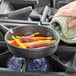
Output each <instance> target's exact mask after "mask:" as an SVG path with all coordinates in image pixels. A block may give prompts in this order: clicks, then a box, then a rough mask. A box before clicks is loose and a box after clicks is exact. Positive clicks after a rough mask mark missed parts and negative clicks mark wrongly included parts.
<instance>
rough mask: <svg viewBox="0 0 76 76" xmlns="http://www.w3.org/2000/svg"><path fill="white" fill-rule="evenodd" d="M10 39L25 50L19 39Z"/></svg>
mask: <svg viewBox="0 0 76 76" xmlns="http://www.w3.org/2000/svg"><path fill="white" fill-rule="evenodd" d="M12 38H13V39H14V40H15V41H16V43H17V44H18V45H19V46H20V47H21V48H26V47H25V46H24V45H23V44H22V43H21V42H20V40H19V39H16V38H15V37H14V36H12Z"/></svg>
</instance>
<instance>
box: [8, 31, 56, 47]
mask: <svg viewBox="0 0 76 76" xmlns="http://www.w3.org/2000/svg"><path fill="white" fill-rule="evenodd" d="M36 35H39V32H36V33H33V34H32V35H29V36H16V37H14V36H12V39H13V40H10V41H8V42H9V43H10V44H12V45H15V46H17V47H21V48H39V47H40V48H41V47H46V46H49V45H54V44H55V43H56V40H53V38H52V37H41V36H36Z"/></svg>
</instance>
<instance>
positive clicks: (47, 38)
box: [32, 37, 52, 40]
mask: <svg viewBox="0 0 76 76" xmlns="http://www.w3.org/2000/svg"><path fill="white" fill-rule="evenodd" d="M32 38H34V39H36V40H50V39H52V37H32Z"/></svg>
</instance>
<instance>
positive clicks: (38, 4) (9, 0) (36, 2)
mask: <svg viewBox="0 0 76 76" xmlns="http://www.w3.org/2000/svg"><path fill="white" fill-rule="evenodd" d="M19 1H21V0H19ZM22 1H23V2H18V0H3V4H1V6H0V7H1V8H0V9H1V12H0V22H1V23H2V24H4V25H5V26H6V27H8V28H13V27H16V26H22V25H26V24H40V23H41V22H40V21H41V18H42V15H43V12H44V9H45V6H46V5H47V6H48V7H49V8H48V9H49V11H48V14H47V16H46V18H45V21H42V23H41V24H42V25H48V24H49V23H50V21H51V19H52V17H53V15H54V14H55V13H56V11H57V9H58V8H59V7H61V5H60V6H58V8H56V7H57V6H55V5H57V3H59V2H56V0H55V2H56V3H55V2H54V3H53V1H54V0H33V2H32V3H29V2H30V1H31V0H22ZM58 1H60V0H58ZM67 1H68V0H67ZM67 1H66V2H67ZM70 1H71V0H70ZM70 1H68V2H70ZM24 2H27V4H25V3H24ZM64 2H65V1H64ZM64 2H63V3H64ZM54 4H55V5H54ZM64 4H65V3H64ZM3 5H4V6H3ZM2 6H3V7H2ZM6 6H7V7H6ZM28 6H32V8H33V9H32V11H31V12H30V13H29V14H28V16H26V15H25V16H24V18H19V17H18V16H19V13H17V16H14V14H13V15H11V14H10V12H12V11H16V10H18V9H21V8H24V7H28ZM5 7H6V8H5ZM4 9H5V10H4ZM6 13H9V14H10V17H5V14H6ZM13 16H14V17H13ZM25 17H26V18H25ZM5 33H6V31H5V30H4V29H3V28H0V75H1V76H4V75H6V76H9V75H10V76H13V75H14V76H17V75H18V76H30V75H31V76H47V75H48V76H55V75H56V76H70V75H75V73H76V69H75V67H76V53H75V52H76V50H75V49H76V45H68V44H65V43H64V42H62V41H60V44H59V47H58V49H57V51H56V52H55V53H54V55H52V56H47V57H44V58H45V59H46V61H47V63H48V68H47V71H44V72H42V71H27V70H24V65H22V67H21V68H20V69H10V68H8V67H7V65H8V64H7V63H8V61H9V59H11V58H12V57H14V56H13V55H12V54H11V53H10V52H9V50H8V48H7V44H6V42H5V41H4V35H5Z"/></svg>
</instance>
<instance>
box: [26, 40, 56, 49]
mask: <svg viewBox="0 0 76 76" xmlns="http://www.w3.org/2000/svg"><path fill="white" fill-rule="evenodd" d="M55 42H56V40H52V41H51V40H42V41H35V42H29V43H25V46H26V47H27V48H38V47H45V46H49V45H53V44H55Z"/></svg>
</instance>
